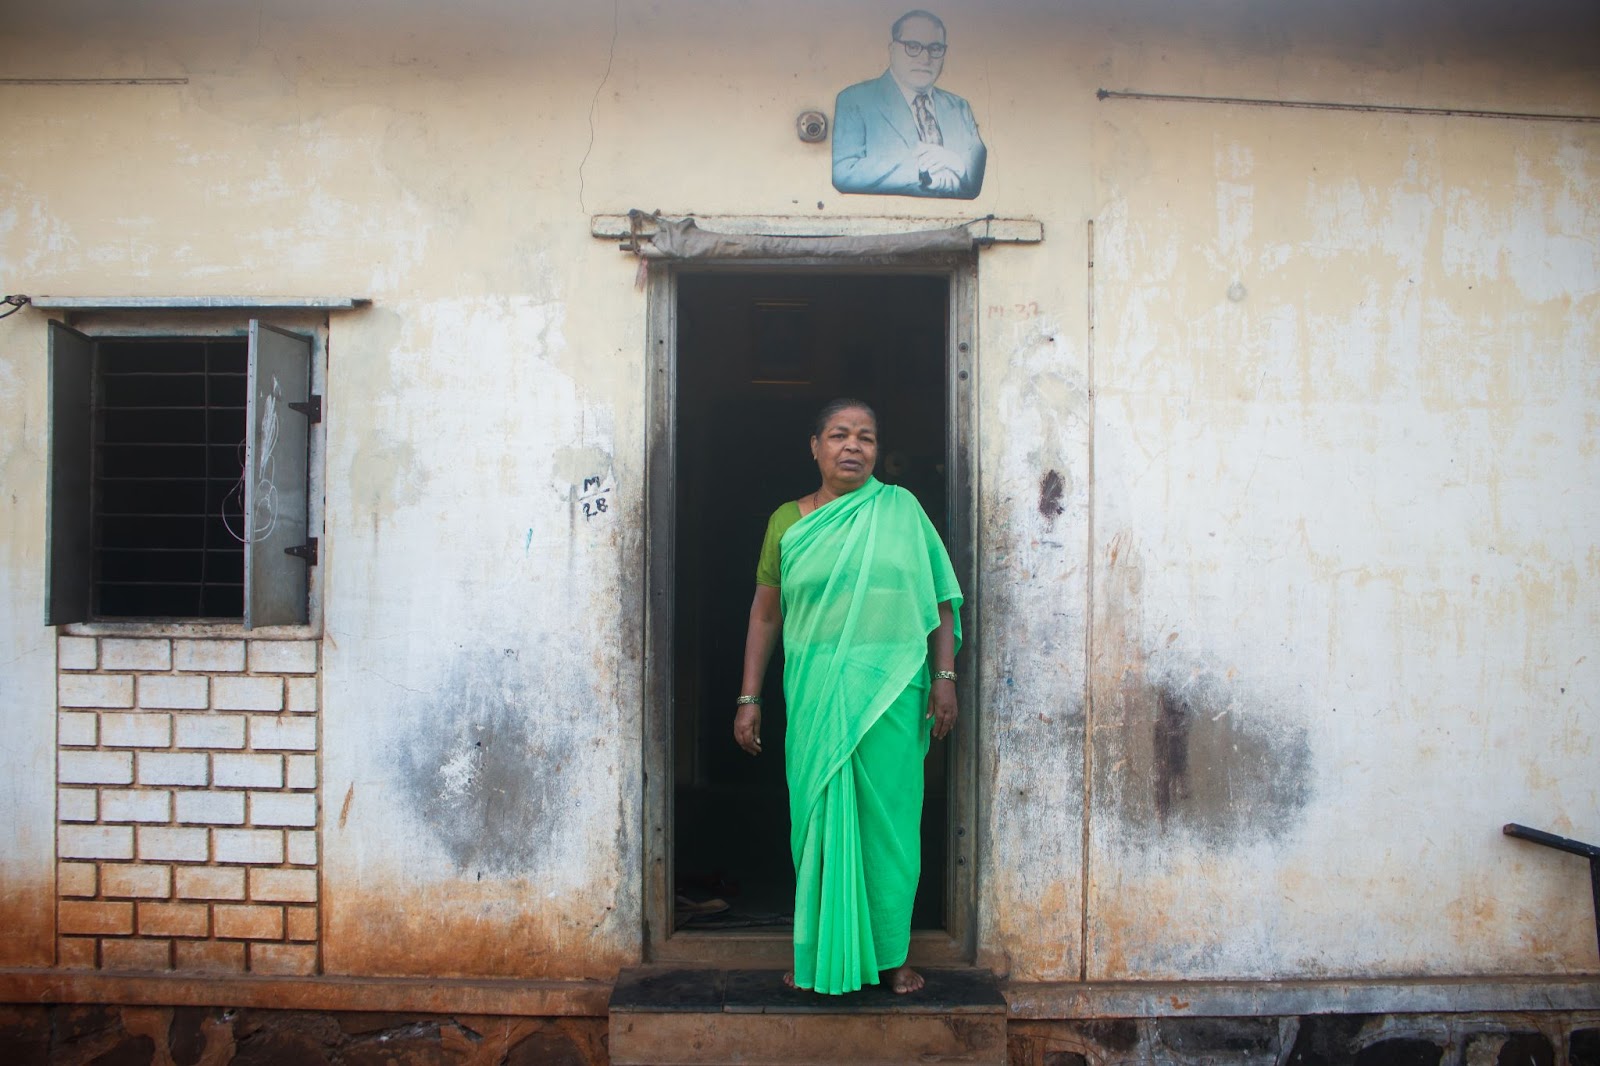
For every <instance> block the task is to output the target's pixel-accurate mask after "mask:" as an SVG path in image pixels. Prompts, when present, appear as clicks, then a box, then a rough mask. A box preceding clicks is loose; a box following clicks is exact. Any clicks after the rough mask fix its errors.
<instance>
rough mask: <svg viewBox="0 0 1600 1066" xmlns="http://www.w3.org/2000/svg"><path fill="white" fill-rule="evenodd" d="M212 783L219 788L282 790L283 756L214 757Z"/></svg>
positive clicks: (212, 761)
mask: <svg viewBox="0 0 1600 1066" xmlns="http://www.w3.org/2000/svg"><path fill="white" fill-rule="evenodd" d="M211 783H212V784H213V785H215V786H216V787H218V788H282V787H283V756H282V755H214V756H212V760H211Z"/></svg>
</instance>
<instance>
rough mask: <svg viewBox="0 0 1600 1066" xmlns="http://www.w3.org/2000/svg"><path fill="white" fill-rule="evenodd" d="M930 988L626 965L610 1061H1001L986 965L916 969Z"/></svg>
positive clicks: (778, 1064)
mask: <svg viewBox="0 0 1600 1066" xmlns="http://www.w3.org/2000/svg"><path fill="white" fill-rule="evenodd" d="M921 973H922V975H923V976H924V977H925V978H926V979H927V982H928V983H927V987H925V988H923V989H922V990H921V991H920V992H915V993H912V994H910V995H905V996H898V995H895V994H894V992H893V991H891V990H890V989H888V988H885V987H881V986H880V987H871V988H864V989H862V990H861V991H859V992H855V993H852V994H850V995H848V996H819V995H816V994H815V993H812V992H796V991H792V990H790V989H787V988H785V987H783V973H782V971H780V970H684V969H667V968H656V967H641V968H639V969H632V970H624V971H622V973H621V974H619V975H618V977H617V983H616V987H615V989H614V990H613V991H612V994H611V1031H610V1041H609V1050H610V1056H611V1062H612V1063H613V1066H714V1064H715V1066H723V1064H732V1063H737V1064H741V1066H814V1064H823V1063H826V1064H828V1066H836V1064H837V1066H844V1064H850V1066H905V1064H907V1063H930V1064H932V1063H938V1064H940V1066H966V1064H974V1066H979V1064H981V1066H1005V1061H1006V1001H1005V999H1004V997H1002V996H1001V995H1000V987H999V985H998V984H997V983H996V981H995V979H994V975H993V974H991V973H989V972H988V971H987V970H922V971H921Z"/></svg>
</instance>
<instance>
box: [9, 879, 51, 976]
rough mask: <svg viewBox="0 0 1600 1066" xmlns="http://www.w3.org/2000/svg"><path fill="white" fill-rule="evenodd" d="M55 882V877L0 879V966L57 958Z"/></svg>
mask: <svg viewBox="0 0 1600 1066" xmlns="http://www.w3.org/2000/svg"><path fill="white" fill-rule="evenodd" d="M55 889H56V886H55V881H54V880H53V879H37V878H22V877H15V878H9V879H7V880H5V881H3V882H0V966H49V965H51V964H53V963H54V962H55V953H56V936H55V924H56V923H55V915H56V890H55Z"/></svg>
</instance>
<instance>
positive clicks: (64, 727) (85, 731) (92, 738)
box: [56, 711, 100, 748]
mask: <svg viewBox="0 0 1600 1066" xmlns="http://www.w3.org/2000/svg"><path fill="white" fill-rule="evenodd" d="M99 725H100V716H99V715H98V714H94V713H93V712H90V711H62V712H61V716H60V717H59V718H57V719H56V743H57V744H60V745H61V746H63V747H69V748H70V747H74V746H76V747H82V748H92V747H94V746H95V745H96V744H97V743H99V740H98V739H97V737H96V734H97V733H98V732H99Z"/></svg>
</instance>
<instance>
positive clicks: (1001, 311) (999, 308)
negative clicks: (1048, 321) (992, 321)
mask: <svg viewBox="0 0 1600 1066" xmlns="http://www.w3.org/2000/svg"><path fill="white" fill-rule="evenodd" d="M1038 314H1039V304H1038V302H1037V301H1034V302H1030V303H1025V304H990V305H989V317H990V318H1035V317H1037V316H1038Z"/></svg>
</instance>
